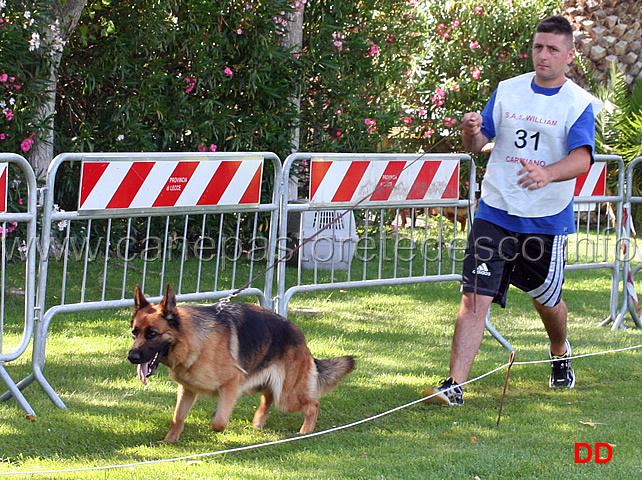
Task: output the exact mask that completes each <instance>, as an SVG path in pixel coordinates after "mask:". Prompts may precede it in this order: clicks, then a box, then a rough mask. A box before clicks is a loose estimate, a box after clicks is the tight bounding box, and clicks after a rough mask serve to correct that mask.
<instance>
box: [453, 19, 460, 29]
mask: <svg viewBox="0 0 642 480" xmlns="http://www.w3.org/2000/svg"><path fill="white" fill-rule="evenodd" d="M458 26H459V20H458V19H456V18H455V20H454V21H453V28H457V27H458Z"/></svg>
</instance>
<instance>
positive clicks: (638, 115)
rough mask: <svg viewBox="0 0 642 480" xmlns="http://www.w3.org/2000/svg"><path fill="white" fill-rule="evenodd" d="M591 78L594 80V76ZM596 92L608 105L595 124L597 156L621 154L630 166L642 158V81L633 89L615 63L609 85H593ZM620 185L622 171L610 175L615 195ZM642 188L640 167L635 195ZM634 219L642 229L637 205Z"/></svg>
mask: <svg viewBox="0 0 642 480" xmlns="http://www.w3.org/2000/svg"><path fill="white" fill-rule="evenodd" d="M585 67H586V65H585ZM589 73H590V72H589ZM588 78H591V77H590V75H589V77H588ZM592 90H593V92H594V94H595V95H596V96H597V97H598V98H599V99H600V100H602V102H604V108H603V109H602V111H601V112H600V114H599V115H598V116H597V118H596V122H595V149H596V151H597V153H604V154H611V155H620V156H621V157H622V159H623V160H624V164H625V165H626V166H628V164H629V163H630V162H631V161H632V160H633V159H635V158H637V157H639V156H642V80H638V81H637V82H636V83H635V84H634V85H633V86H632V87H629V86H628V85H627V83H626V81H625V79H624V75H623V74H622V72H620V71H618V70H617V67H616V66H615V64H613V65H612V66H611V70H610V73H609V81H608V82H607V84H606V85H600V84H597V82H593V85H592ZM617 183H618V172H617V171H610V172H608V178H607V188H608V189H609V190H610V191H611V192H615V191H617V186H618V185H617ZM641 185H642V169H641V168H636V169H635V170H634V171H633V182H632V184H631V188H633V191H632V192H631V193H632V194H633V195H635V196H640V195H642V187H641ZM633 218H634V222H635V224H636V226H637V227H638V228H640V226H642V209H641V208H640V206H639V205H638V204H634V205H633Z"/></svg>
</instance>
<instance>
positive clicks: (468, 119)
mask: <svg viewBox="0 0 642 480" xmlns="http://www.w3.org/2000/svg"><path fill="white" fill-rule="evenodd" d="M482 123H483V119H482V116H481V114H480V113H479V112H468V113H466V114H465V115H464V116H463V117H462V119H461V141H462V143H463V144H464V148H465V149H466V150H468V151H471V152H479V151H480V150H481V149H482V147H483V146H484V145H486V144H487V143H488V139H487V138H486V136H485V135H484V134H483V133H481V126H482Z"/></svg>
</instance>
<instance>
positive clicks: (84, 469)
mask: <svg viewBox="0 0 642 480" xmlns="http://www.w3.org/2000/svg"><path fill="white" fill-rule="evenodd" d="M638 348H642V345H634V346H632V347H624V348H618V349H615V350H607V351H603V352H595V353H586V354H583V355H576V356H572V357H567V358H565V359H564V360H575V359H578V358H584V357H593V356H597V355H605V354H607V353H617V352H624V351H627V350H635V349H638ZM550 362H551V359H547V360H533V361H526V362H513V365H533V364H537V363H550ZM509 365H510V362H507V363H505V364H503V365H501V366H499V367H496V368H494V369H492V370H490V371H488V372H486V373H483V374H482V375H479V376H478V377H475V378H473V379H470V380H467V381H466V382H463V383H460V384H459V386H464V385H468V384H470V383H473V382H477V381H479V380H481V379H482V378H485V377H488V376H490V375H492V374H494V373H496V372H498V371H500V370H503V369H504V368H506V367H508V366H509ZM438 394H439V393H433V394H432V395H427V396H425V397H423V398H420V399H418V400H414V401H412V402H409V403H406V404H405V405H401V406H399V407H395V408H392V409H390V410H387V411H385V412H381V413H378V414H376V415H373V416H371V417H367V418H364V419H362V420H357V421H355V422H352V423H348V424H345V425H340V426H338V427H333V428H329V429H327V430H322V431H320V432H313V433H309V434H306V435H300V436H297V437H290V438H284V439H281V440H274V441H271V442H264V443H257V444H254V445H246V446H244V447H236V448H229V449H226V450H218V451H214V452H204V453H195V454H192V455H184V456H181V457H173V458H161V459H158V460H146V461H142V462H135V463H123V464H118V465H103V466H99V467H81V468H69V469H63V470H32V471H25V472H20V471H13V472H0V477H5V476H15V475H55V474H62V473H78V472H96V471H100V470H115V469H122V468H130V469H131V468H135V467H142V466H145V465H156V464H161V463H172V462H180V461H183V460H196V459H199V458H204V457H214V456H218V455H225V454H228V453H237V452H244V451H248V450H256V449H259V448H264V447H270V446H273V445H280V444H284V443H290V442H295V441H299V440H306V439H308V438H313V437H319V436H321V435H327V434H328V433H333V432H338V431H341V430H347V429H348V428H352V427H356V426H357V425H361V424H364V423H368V422H371V421H373V420H377V419H379V418H382V417H385V416H387V415H390V414H392V413H395V412H398V411H399V410H403V409H406V408H408V407H411V406H413V405H416V404H418V403H422V402H424V401H426V400H429V399H431V398H433V397H435V396H437V395H438Z"/></svg>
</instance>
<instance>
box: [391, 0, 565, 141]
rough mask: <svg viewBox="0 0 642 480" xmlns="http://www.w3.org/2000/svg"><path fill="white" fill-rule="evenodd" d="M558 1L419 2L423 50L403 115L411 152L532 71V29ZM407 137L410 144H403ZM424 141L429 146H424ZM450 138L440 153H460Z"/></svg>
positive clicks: (549, 13) (407, 94)
mask: <svg viewBox="0 0 642 480" xmlns="http://www.w3.org/2000/svg"><path fill="white" fill-rule="evenodd" d="M559 3H560V2H559V1H557V0H536V1H532V0H497V1H492V2H491V1H481V0H459V1H454V2H418V3H417V9H418V15H420V16H421V18H422V19H423V21H422V23H421V24H422V25H423V26H424V27H425V31H423V32H422V34H423V35H424V36H425V48H424V50H423V56H422V59H421V62H420V63H419V65H417V67H416V68H415V69H414V70H413V72H412V77H411V86H412V88H411V89H407V91H406V92H405V94H406V102H405V106H404V109H403V112H402V114H403V115H404V116H407V117H410V118H412V119H413V122H412V123H407V124H406V128H405V129H404V130H403V132H402V133H403V136H404V137H406V139H405V142H404V139H399V140H398V141H396V142H394V143H393V145H394V146H395V147H396V148H397V149H404V148H408V149H410V150H412V149H417V148H419V147H425V146H427V145H429V144H432V143H434V139H432V138H431V137H432V136H433V134H434V133H435V132H438V133H440V134H448V133H449V132H451V131H452V128H453V127H455V126H457V124H458V119H460V118H461V117H462V115H463V114H464V113H466V112H468V111H474V110H481V109H482V108H483V107H484V105H485V103H486V101H487V100H488V98H489V97H490V94H491V93H492V91H493V90H494V89H495V88H496V87H497V84H498V83H499V81H501V80H504V79H506V78H509V77H511V76H514V75H517V74H520V73H524V72H527V71H529V70H532V64H531V61H530V58H529V57H530V47H531V42H532V36H533V34H534V31H535V26H536V25H537V23H538V22H539V21H540V20H541V19H543V18H545V17H546V16H548V15H551V14H553V13H555V10H556V9H557V8H559V6H560V5H559ZM407 137H411V138H415V139H417V140H415V141H408V139H407ZM427 140H428V141H427ZM458 141H459V140H458V139H457V138H456V137H455V138H454V139H453V140H452V141H451V142H450V143H448V142H445V143H444V144H442V149H443V150H451V151H452V150H453V149H456V148H460V147H459V144H458Z"/></svg>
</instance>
